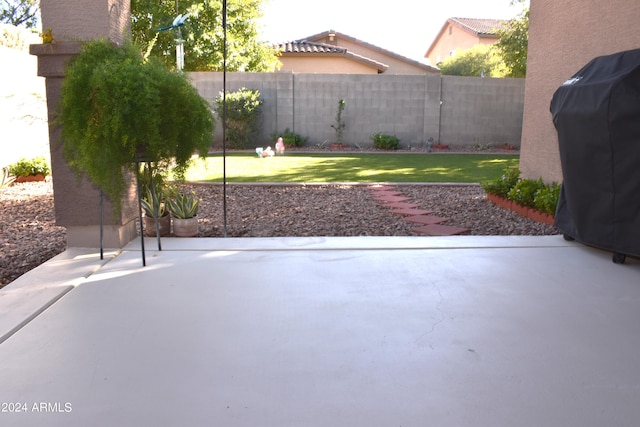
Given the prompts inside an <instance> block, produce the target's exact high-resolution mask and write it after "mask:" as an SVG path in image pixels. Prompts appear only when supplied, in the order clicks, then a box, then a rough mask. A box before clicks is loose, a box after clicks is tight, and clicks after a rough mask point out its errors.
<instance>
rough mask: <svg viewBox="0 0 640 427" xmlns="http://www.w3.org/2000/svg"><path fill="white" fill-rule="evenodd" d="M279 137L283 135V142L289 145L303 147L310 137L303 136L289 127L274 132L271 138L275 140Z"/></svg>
mask: <svg viewBox="0 0 640 427" xmlns="http://www.w3.org/2000/svg"><path fill="white" fill-rule="evenodd" d="M279 137H282V142H284V145H285V146H287V147H302V146H303V145H304V144H305V143H306V142H307V140H308V139H309V138H307V137H303V136H302V135H299V134H297V133H295V132H291V131H290V130H289V128H286V129H285V131H284V132H282V133H278V132H274V133H272V134H271V139H272V140H273V141H275V140H276V139H278V138H279Z"/></svg>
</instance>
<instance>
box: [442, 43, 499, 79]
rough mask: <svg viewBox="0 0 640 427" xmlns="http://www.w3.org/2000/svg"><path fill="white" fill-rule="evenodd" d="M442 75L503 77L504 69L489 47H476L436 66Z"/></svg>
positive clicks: (497, 56)
mask: <svg viewBox="0 0 640 427" xmlns="http://www.w3.org/2000/svg"><path fill="white" fill-rule="evenodd" d="M438 67H439V68H440V72H441V73H442V75H449V76H476V77H479V76H481V75H483V73H484V75H485V76H487V77H504V76H505V74H506V71H507V70H506V68H505V65H504V63H503V62H502V59H501V58H500V56H499V55H497V54H496V52H495V50H494V49H492V47H491V46H489V45H478V46H475V47H472V48H471V49H467V50H464V51H462V52H459V53H458V54H456V56H453V57H451V58H447V59H445V60H444V61H442V62H441V63H439V64H438Z"/></svg>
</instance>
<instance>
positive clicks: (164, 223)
mask: <svg viewBox="0 0 640 427" xmlns="http://www.w3.org/2000/svg"><path fill="white" fill-rule="evenodd" d="M143 219H144V235H145V236H148V237H155V236H156V221H155V219H154V218H153V217H150V216H146V215H145V216H144V217H143ZM158 227H159V229H160V237H163V236H168V235H169V233H171V215H169V214H167V215H165V216H161V217H160V218H159V219H158Z"/></svg>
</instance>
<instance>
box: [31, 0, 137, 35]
mask: <svg viewBox="0 0 640 427" xmlns="http://www.w3.org/2000/svg"><path fill="white" fill-rule="evenodd" d="M129 7H130V0H64V1H42V2H40V9H41V12H42V28H51V30H52V32H53V36H54V37H55V38H56V39H57V40H66V41H78V40H91V39H94V38H100V37H106V38H109V39H110V40H112V41H115V42H116V43H121V42H122V41H123V40H124V34H126V32H127V30H128V29H129V28H130V20H129V16H130V15H129Z"/></svg>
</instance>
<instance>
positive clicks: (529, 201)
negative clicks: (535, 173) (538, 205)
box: [507, 178, 545, 208]
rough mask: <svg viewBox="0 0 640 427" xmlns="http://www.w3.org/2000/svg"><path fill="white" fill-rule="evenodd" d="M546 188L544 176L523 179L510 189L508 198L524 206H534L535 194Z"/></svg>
mask: <svg viewBox="0 0 640 427" xmlns="http://www.w3.org/2000/svg"><path fill="white" fill-rule="evenodd" d="M543 188H545V184H544V182H543V181H542V178H538V179H536V180H534V179H521V180H520V181H518V183H517V184H516V185H515V187H513V188H512V189H511V190H509V194H507V198H508V199H509V200H512V201H514V202H516V203H518V204H520V205H522V206H528V207H530V208H533V207H534V199H535V195H536V193H537V192H538V191H539V190H542V189H543Z"/></svg>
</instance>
